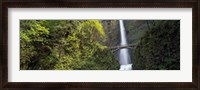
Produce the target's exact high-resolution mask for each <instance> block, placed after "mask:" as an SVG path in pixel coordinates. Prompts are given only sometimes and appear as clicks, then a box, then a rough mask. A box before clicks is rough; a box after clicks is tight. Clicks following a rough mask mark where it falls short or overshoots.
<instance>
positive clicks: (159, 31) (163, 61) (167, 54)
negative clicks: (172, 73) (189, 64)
mask: <svg viewBox="0 0 200 90" xmlns="http://www.w3.org/2000/svg"><path fill="white" fill-rule="evenodd" d="M133 55H134V59H133V67H134V69H139V70H158V69H164V70H178V69H180V22H179V21H169V20H168V21H157V22H156V25H155V26H152V29H151V30H149V31H148V32H147V33H146V34H145V35H144V37H142V38H141V39H140V42H139V43H138V45H137V46H136V48H135V50H134V54H133Z"/></svg>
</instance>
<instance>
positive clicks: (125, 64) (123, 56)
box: [119, 20, 132, 70]
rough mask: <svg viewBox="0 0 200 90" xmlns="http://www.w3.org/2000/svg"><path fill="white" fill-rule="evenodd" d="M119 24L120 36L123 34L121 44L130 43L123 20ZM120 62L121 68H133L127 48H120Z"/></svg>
mask: <svg viewBox="0 0 200 90" xmlns="http://www.w3.org/2000/svg"><path fill="white" fill-rule="evenodd" d="M119 25H120V36H121V42H120V45H121V46H125V45H127V44H128V43H127V38H126V32H125V28H124V22H123V20H119ZM119 63H120V69H119V70H132V63H131V56H130V53H129V51H128V49H127V48H122V49H120V50H119Z"/></svg>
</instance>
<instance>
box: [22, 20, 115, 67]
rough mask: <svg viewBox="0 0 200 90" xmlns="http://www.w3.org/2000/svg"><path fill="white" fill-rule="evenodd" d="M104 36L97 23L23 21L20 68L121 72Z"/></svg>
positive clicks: (87, 21)
mask: <svg viewBox="0 0 200 90" xmlns="http://www.w3.org/2000/svg"><path fill="white" fill-rule="evenodd" d="M105 37H106V36H105V33H104V29H103V26H102V24H101V22H100V21H98V20H82V21H80V20H21V21H20V69H25V70H26V69H30V70H38V69H40V70H54V69H56V70H75V69H78V70H81V69H88V70H91V69H96V70H101V69H118V68H117V66H118V63H117V61H116V59H115V58H114V56H113V55H112V53H109V52H108V51H106V50H107V49H106V48H107V47H106V46H104V45H102V42H104V41H105ZM103 53H105V56H103V57H100V56H99V55H98V54H103ZM107 65H108V66H107Z"/></svg>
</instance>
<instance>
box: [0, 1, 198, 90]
mask: <svg viewBox="0 0 200 90" xmlns="http://www.w3.org/2000/svg"><path fill="white" fill-rule="evenodd" d="M15 7H17V8H55V7H56V8H59V7H66V8H73V7H78V8H105V7H107V8H192V53H193V54H192V82H191V83H189V82H187V83H186V82H162V83H160V82H133V83H129V82H117V83H116V82H90V83H89V82H81V83H80V82H73V83H71V82H66V83H61V82H58V83H54V82H39V83H36V82H24V83H23V82H8V24H9V23H8V8H15ZM199 7H200V1H198V0H82V1H80V0H57V1H53V0H27V1H24V0H3V1H1V12H0V13H1V20H0V25H1V26H0V27H1V30H0V36H1V39H0V40H1V47H0V50H1V53H0V56H1V67H0V71H1V78H0V82H1V89H3V90H4V89H5V90H12V89H24V90H26V89H25V88H29V89H31V88H32V89H48V88H51V89H60V88H64V89H73V88H79V89H83V88H85V89H102V88H104V89H111V88H115V89H116V88H117V89H141V90H144V89H148V90H149V89H151V90H152V89H156V90H158V89H159V90H160V89H164V90H166V89H167V90H168V89H169V90H182V89H183V90H198V89H200V84H199V83H200V79H199V77H200V76H199V73H200V71H199V70H200V69H199V67H200V64H199V56H200V55H199V51H200V49H199V48H200V47H199V45H200V44H199V43H200V42H199V39H198V38H199V37H198V36H199V35H200V30H199V26H198V25H199V23H200V20H199V17H198V16H200V14H199V13H200V8H199Z"/></svg>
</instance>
